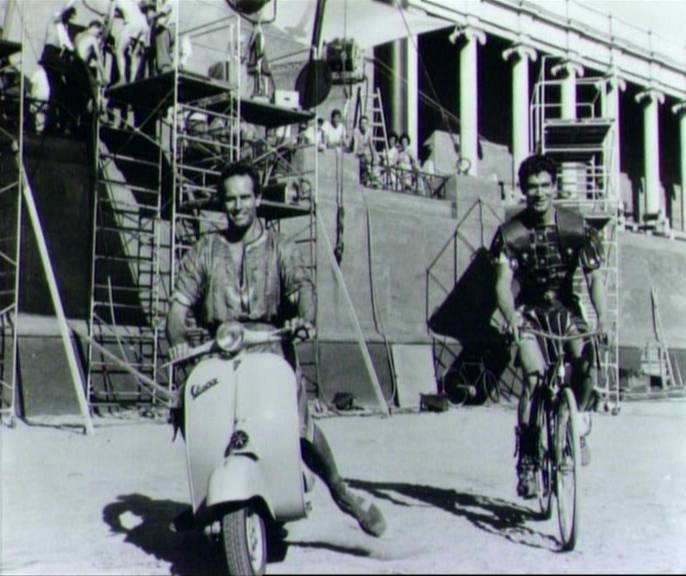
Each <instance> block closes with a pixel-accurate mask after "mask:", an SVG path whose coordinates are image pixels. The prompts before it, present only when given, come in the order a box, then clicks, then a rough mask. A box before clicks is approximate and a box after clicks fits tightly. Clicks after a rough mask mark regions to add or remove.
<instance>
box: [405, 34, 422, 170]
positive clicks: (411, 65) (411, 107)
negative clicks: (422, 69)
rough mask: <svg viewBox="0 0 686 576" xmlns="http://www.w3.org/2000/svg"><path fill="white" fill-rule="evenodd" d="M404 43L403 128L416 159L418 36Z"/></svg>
mask: <svg viewBox="0 0 686 576" xmlns="http://www.w3.org/2000/svg"><path fill="white" fill-rule="evenodd" d="M404 43H405V80H406V82H405V102H406V106H405V126H406V130H407V133H408V134H409V136H410V141H411V143H412V150H413V152H414V154H415V158H417V157H418V156H417V154H418V151H419V149H420V143H419V142H418V138H419V73H418V69H419V68H418V61H419V36H417V35H414V36H410V37H409V38H407V39H405V40H404Z"/></svg>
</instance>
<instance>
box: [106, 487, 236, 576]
mask: <svg viewBox="0 0 686 576" xmlns="http://www.w3.org/2000/svg"><path fill="white" fill-rule="evenodd" d="M187 507H188V505H187V504H184V503H180V502H174V501H173V500H153V499H151V498H149V497H148V496H145V495H143V494H125V495H122V496H119V497H118V498H117V501H116V502H112V503H111V504H108V505H107V506H105V508H104V509H103V511H102V516H103V520H104V521H105V522H106V523H107V525H108V526H109V527H110V530H112V532H114V533H116V534H125V542H128V543H131V544H133V545H134V546H137V547H138V548H140V549H141V550H143V551H144V552H146V553H147V554H150V555H151V556H154V557H155V558H157V559H158V560H161V561H163V562H169V563H170V568H169V569H170V572H171V573H172V574H178V575H179V576H191V575H197V574H223V573H224V572H225V571H224V566H223V558H222V556H221V550H220V549H219V548H218V547H215V546H212V545H211V544H210V541H209V540H208V539H207V537H206V536H205V535H204V534H203V533H201V532H199V531H195V530H191V531H188V532H181V533H176V532H174V531H172V530H171V529H170V523H171V521H172V520H173V519H174V518H175V517H176V516H177V515H178V514H179V513H180V512H182V511H183V510H185V509H186V508H187Z"/></svg>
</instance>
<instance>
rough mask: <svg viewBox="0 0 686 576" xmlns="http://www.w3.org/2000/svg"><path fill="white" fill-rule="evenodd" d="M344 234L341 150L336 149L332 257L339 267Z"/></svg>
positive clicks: (343, 246) (343, 245)
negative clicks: (334, 241)
mask: <svg viewBox="0 0 686 576" xmlns="http://www.w3.org/2000/svg"><path fill="white" fill-rule="evenodd" d="M344 233H345V207H344V206H343V150H342V149H340V148H336V247H335V248H334V252H333V253H334V256H335V257H336V263H337V264H338V265H339V266H340V264H341V261H342V260H343V250H344V248H345V244H344V242H343V236H344Z"/></svg>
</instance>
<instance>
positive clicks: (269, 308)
mask: <svg viewBox="0 0 686 576" xmlns="http://www.w3.org/2000/svg"><path fill="white" fill-rule="evenodd" d="M217 197H218V201H219V203H220V204H221V206H222V207H223V209H224V211H225V213H226V219H227V224H228V227H227V229H226V230H224V231H221V232H216V233H213V234H207V235H205V236H203V237H202V238H201V239H200V240H199V241H198V242H197V243H196V244H195V245H194V246H193V247H192V248H191V249H190V250H189V251H188V252H187V253H186V254H185V255H184V257H183V258H182V260H181V262H180V264H179V268H178V273H177V277H176V285H175V289H174V293H173V295H172V302H171V307H170V310H169V313H168V316H167V338H168V340H169V344H170V346H171V349H170V355H171V357H172V359H175V358H183V357H185V356H186V355H187V352H188V350H189V344H188V342H187V341H186V328H187V326H186V318H187V316H188V314H189V313H190V312H191V310H194V311H195V310H199V311H200V316H201V317H200V318H198V320H199V323H200V324H201V325H202V326H203V327H205V328H207V329H208V330H209V331H210V333H211V334H212V335H214V333H215V332H216V330H217V328H218V327H219V326H220V325H221V324H222V323H223V322H226V321H229V320H233V321H237V322H240V323H242V324H244V325H245V326H246V327H247V328H253V329H255V328H262V329H265V328H267V327H271V328H274V327H276V326H278V325H283V326H285V327H288V328H290V329H291V330H292V331H293V332H294V334H295V335H296V336H300V335H301V334H303V333H304V337H305V338H311V337H313V336H314V332H315V328H314V325H313V321H314V318H315V310H316V295H315V290H314V285H313V283H312V280H311V278H310V276H309V274H308V271H307V269H306V268H305V266H304V265H303V263H302V261H301V258H300V255H299V253H298V252H297V250H295V248H294V247H293V246H291V245H286V244H281V243H280V242H279V237H278V233H277V232H276V231H275V230H274V229H267V228H265V226H264V225H263V223H262V221H261V220H260V219H259V218H258V217H257V207H258V206H259V204H260V199H261V191H260V184H259V178H258V176H257V173H256V172H255V170H254V169H253V168H252V166H250V165H248V164H245V163H237V164H233V165H231V166H229V167H228V168H227V169H226V170H225V171H224V172H223V173H222V175H221V176H220V178H219V182H218V187H217ZM198 306H199V308H198ZM289 310H297V312H294V313H291V314H290V316H291V317H290V318H288V311H289ZM276 346H279V345H278V344H277V345H276ZM284 348H285V349H280V350H270V351H272V352H276V353H280V354H282V355H283V356H284V357H285V358H286V359H287V360H288V361H289V362H291V364H293V365H295V357H294V352H293V349H292V346H284ZM298 412H299V415H300V435H301V441H300V447H301V453H302V458H303V461H304V462H305V464H307V466H308V467H309V468H310V469H311V470H312V471H313V472H314V473H315V474H317V476H319V477H320V478H321V479H322V480H323V481H324V483H325V484H326V486H327V487H328V488H329V491H330V492H331V496H332V497H333V500H334V502H335V503H336V505H337V506H338V507H339V508H340V509H341V510H342V511H343V512H345V513H346V514H349V515H350V516H352V517H353V518H355V519H356V520H357V522H358V523H359V525H360V527H361V528H362V530H364V531H365V532H366V533H367V534H370V535H372V536H381V535H382V534H383V532H384V530H385V528H386V522H385V520H384V517H383V515H382V513H381V511H380V510H379V508H378V507H377V506H376V505H375V504H373V503H368V502H366V501H365V500H364V498H362V497H360V496H356V495H354V494H352V493H351V491H350V489H349V488H348V486H347V484H346V483H345V481H344V480H343V479H342V478H341V476H340V475H339V473H338V470H337V467H336V462H335V460H334V457H333V453H332V452H331V448H330V447H329V443H328V442H327V440H326V437H325V436H324V433H323V432H322V430H321V429H320V428H319V427H318V426H317V425H316V424H315V423H314V421H313V420H312V418H311V417H310V414H309V411H308V407H307V398H306V392H305V387H304V384H303V382H302V379H299V383H298Z"/></svg>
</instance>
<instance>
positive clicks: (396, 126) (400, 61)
mask: <svg viewBox="0 0 686 576" xmlns="http://www.w3.org/2000/svg"><path fill="white" fill-rule="evenodd" d="M404 44H405V40H396V41H395V42H393V43H392V44H391V48H390V50H391V53H390V61H391V62H390V65H391V70H393V72H394V74H393V75H392V77H391V79H390V83H391V86H390V88H391V89H390V94H391V110H390V120H391V126H390V130H395V131H396V132H397V133H398V134H400V133H401V132H403V131H404V130H405V98H404V97H403V96H404V95H405V90H404V86H403V79H404V78H405V58H404V55H405V54H404V53H405V46H404Z"/></svg>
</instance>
